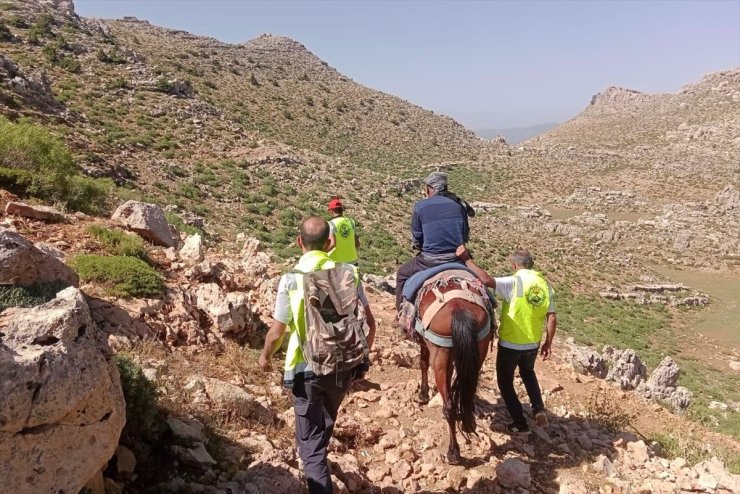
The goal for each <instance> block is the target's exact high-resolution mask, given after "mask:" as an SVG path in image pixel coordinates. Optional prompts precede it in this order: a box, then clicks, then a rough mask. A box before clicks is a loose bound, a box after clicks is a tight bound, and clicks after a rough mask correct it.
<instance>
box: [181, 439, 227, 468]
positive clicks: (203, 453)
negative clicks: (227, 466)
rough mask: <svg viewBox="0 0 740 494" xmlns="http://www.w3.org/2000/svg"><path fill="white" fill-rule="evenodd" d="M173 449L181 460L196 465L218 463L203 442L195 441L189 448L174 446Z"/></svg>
mask: <svg viewBox="0 0 740 494" xmlns="http://www.w3.org/2000/svg"><path fill="white" fill-rule="evenodd" d="M172 451H173V452H174V453H175V456H177V458H178V459H179V460H180V461H182V462H183V463H186V464H188V465H191V466H194V467H202V466H209V465H215V464H216V460H214V459H213V457H212V456H211V455H210V453H208V450H207V449H206V446H205V445H204V444H203V443H195V444H194V445H193V446H191V447H189V448H184V447H182V446H173V447H172Z"/></svg>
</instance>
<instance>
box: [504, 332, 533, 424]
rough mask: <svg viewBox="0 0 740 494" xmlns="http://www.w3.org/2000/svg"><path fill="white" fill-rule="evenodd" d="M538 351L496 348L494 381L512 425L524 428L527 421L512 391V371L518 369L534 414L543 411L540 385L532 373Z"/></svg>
mask: <svg viewBox="0 0 740 494" xmlns="http://www.w3.org/2000/svg"><path fill="white" fill-rule="evenodd" d="M538 353H539V349H537V348H535V349H534V350H512V349H510V348H504V347H502V346H499V347H498V353H497V354H496V379H497V381H498V389H499V391H500V392H501V397H502V398H503V399H504V403H506V410H508V412H509V415H511V418H512V420H513V421H514V425H516V426H517V427H524V426H526V425H527V420H526V419H525V418H524V413H523V412H522V404H521V402H520V401H519V398H518V397H517V395H516V391H515V390H514V371H515V370H516V368H517V367H519V376H520V377H521V378H522V382H523V383H524V387H525V388H526V389H527V395H528V396H529V402H530V403H531V404H532V411H534V413H537V412H539V411H540V410H544V409H545V404H544V403H542V394H541V393H540V383H539V382H537V375H536V374H535V373H534V363H535V361H536V360H537V354H538Z"/></svg>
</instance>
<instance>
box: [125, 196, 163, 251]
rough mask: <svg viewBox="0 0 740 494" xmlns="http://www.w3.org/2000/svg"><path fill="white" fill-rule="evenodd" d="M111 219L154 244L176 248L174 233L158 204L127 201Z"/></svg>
mask: <svg viewBox="0 0 740 494" xmlns="http://www.w3.org/2000/svg"><path fill="white" fill-rule="evenodd" d="M111 219H112V220H114V221H118V222H119V223H121V224H122V225H123V226H124V227H126V228H128V229H129V230H131V231H134V232H136V233H138V234H139V235H141V236H142V237H144V238H145V239H147V240H149V241H150V242H152V243H154V244H157V245H163V246H165V247H174V246H175V239H174V238H172V231H171V230H170V225H168V224H167V219H166V218H165V216H164V211H162V208H160V207H159V206H157V205H156V204H149V203H146V202H137V201H127V202H126V203H124V204H122V205H120V206H118V208H117V209H116V211H115V212H114V213H113V216H112V217H111Z"/></svg>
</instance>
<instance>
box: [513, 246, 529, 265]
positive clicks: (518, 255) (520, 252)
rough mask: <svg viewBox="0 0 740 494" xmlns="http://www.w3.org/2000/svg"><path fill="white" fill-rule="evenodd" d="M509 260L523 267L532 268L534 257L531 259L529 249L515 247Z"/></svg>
mask: <svg viewBox="0 0 740 494" xmlns="http://www.w3.org/2000/svg"><path fill="white" fill-rule="evenodd" d="M511 260H512V261H514V264H516V265H518V266H522V267H523V268H525V269H532V266H534V259H532V254H530V253H529V251H528V250H525V249H516V250H515V251H514V252H512V253H511Z"/></svg>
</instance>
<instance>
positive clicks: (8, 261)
mask: <svg viewBox="0 0 740 494" xmlns="http://www.w3.org/2000/svg"><path fill="white" fill-rule="evenodd" d="M50 282H60V283H63V284H64V285H67V286H69V285H72V286H77V285H78V283H79V278H78V276H77V273H75V272H74V271H73V270H72V269H71V268H70V267H68V266H67V265H66V264H64V263H63V262H61V261H60V260H59V259H57V258H55V257H53V256H50V255H48V254H45V253H43V252H42V251H40V250H39V249H37V248H36V247H35V246H34V245H33V244H32V243H31V242H29V241H28V240H26V239H25V238H23V237H22V236H21V235H19V234H18V233H16V232H13V231H10V230H0V283H2V284H13V285H18V286H31V285H35V284H37V283H50Z"/></svg>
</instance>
